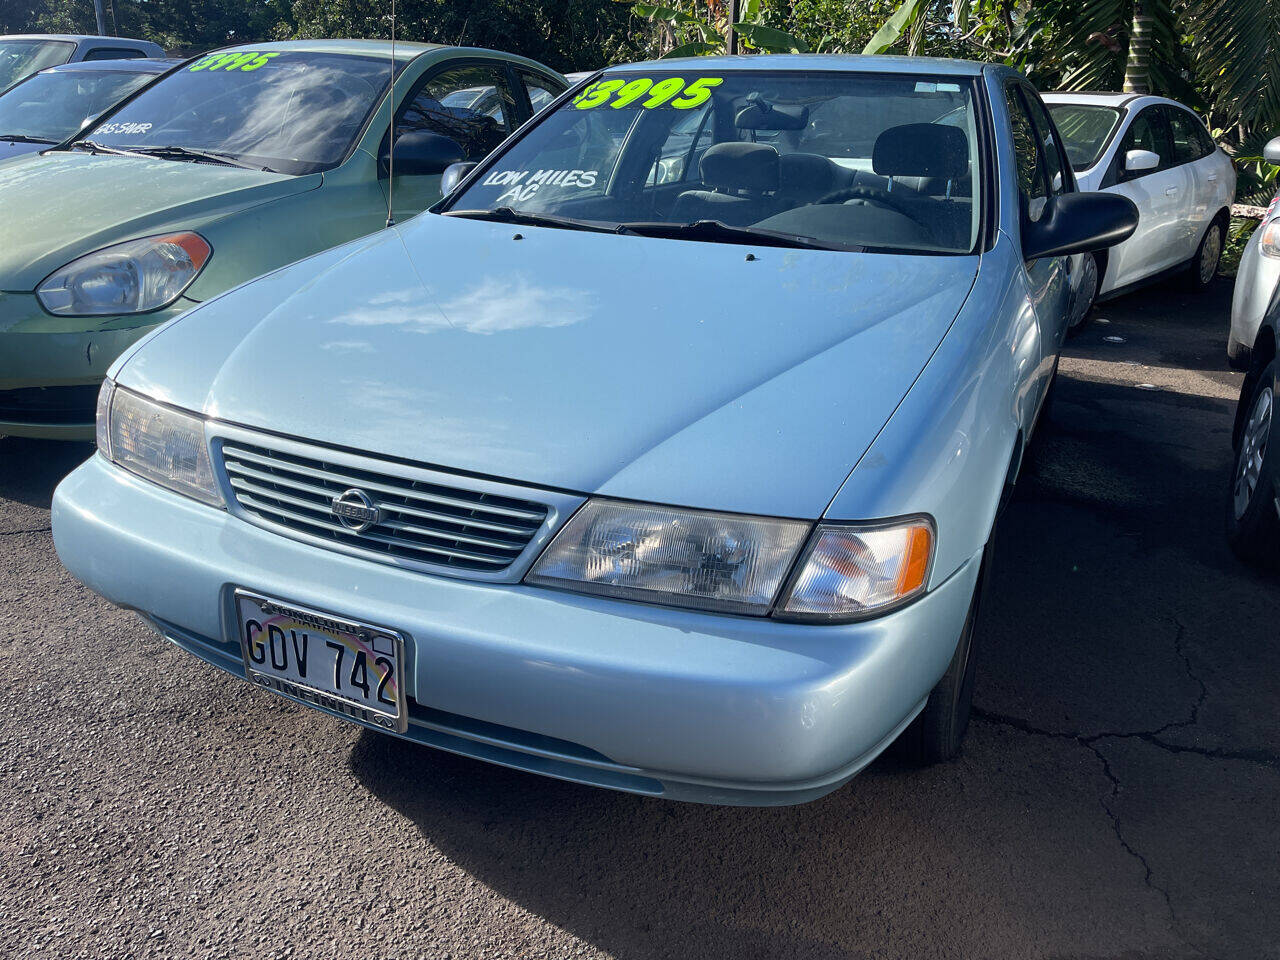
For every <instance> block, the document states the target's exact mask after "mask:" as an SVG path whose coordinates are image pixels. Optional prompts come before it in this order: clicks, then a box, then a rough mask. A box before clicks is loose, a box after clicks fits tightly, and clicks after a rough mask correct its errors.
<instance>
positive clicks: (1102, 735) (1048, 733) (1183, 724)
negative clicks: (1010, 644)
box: [972, 617, 1280, 955]
mask: <svg viewBox="0 0 1280 960" xmlns="http://www.w3.org/2000/svg"><path fill="white" fill-rule="evenodd" d="M1170 621H1171V622H1172V623H1173V625H1174V627H1175V631H1174V637H1173V648H1174V651H1175V652H1176V653H1177V655H1178V658H1179V659H1180V660H1181V661H1182V665H1183V669H1184V670H1185V671H1186V674H1187V676H1188V677H1189V678H1190V679H1191V681H1192V682H1193V683H1195V684H1196V686H1198V687H1199V688H1200V692H1199V694H1198V695H1197V696H1196V699H1195V702H1193V703H1192V704H1191V710H1190V713H1189V715H1188V716H1187V718H1186V719H1184V720H1174V721H1170V722H1169V723H1166V724H1164V725H1163V726H1161V727H1158V728H1156V729H1155V730H1104V731H1101V732H1099V733H1093V734H1087V735H1086V734H1083V733H1080V732H1078V731H1059V730H1049V729H1046V728H1044V727H1038V726H1036V725H1035V724H1033V723H1031V722H1030V721H1029V720H1026V719H1024V718H1022V717H1015V716H1011V715H1009V714H1002V713H996V712H994V711H991V710H984V709H982V708H981V707H976V706H975V707H973V708H972V709H973V715H974V716H975V717H976V718H977V719H979V720H983V721H985V722H987V723H990V724H997V725H1000V726H1006V727H1010V728H1012V729H1014V730H1017V731H1019V732H1021V733H1025V734H1028V735H1030V736H1037V737H1050V738H1053V739H1057V740H1070V741H1073V742H1075V743H1077V744H1079V745H1080V746H1082V747H1084V748H1085V749H1086V750H1088V751H1089V752H1090V753H1092V754H1093V755H1094V756H1095V757H1097V759H1098V762H1099V763H1101V764H1102V772H1103V774H1104V775H1105V776H1106V778H1107V779H1108V780H1109V781H1110V782H1111V792H1110V793H1109V794H1107V796H1105V797H1100V798H1099V803H1100V805H1101V806H1102V810H1103V812H1104V813H1106V815H1107V819H1108V820H1110V821H1111V830H1112V832H1113V833H1114V834H1115V836H1116V840H1118V841H1119V843H1120V846H1121V847H1123V848H1124V850H1125V852H1126V853H1128V854H1129V856H1131V857H1133V858H1134V859H1135V860H1137V861H1138V863H1140V864H1141V865H1142V869H1143V871H1144V876H1143V882H1144V883H1145V884H1146V885H1147V887H1149V888H1150V889H1152V890H1154V891H1156V892H1157V893H1159V894H1160V895H1161V896H1162V897H1163V898H1164V902H1165V906H1166V907H1167V908H1168V910H1169V916H1170V918H1171V919H1172V920H1173V922H1174V923H1175V924H1176V923H1177V922H1178V915H1177V911H1175V910H1174V907H1173V900H1172V899H1171V898H1170V896H1169V891H1168V890H1166V889H1165V888H1164V887H1162V886H1160V885H1159V884H1158V883H1156V882H1155V877H1154V873H1153V871H1152V869H1151V864H1150V863H1149V862H1148V861H1147V858H1146V857H1145V856H1143V854H1142V853H1141V852H1140V851H1139V850H1138V849H1136V848H1135V847H1134V846H1133V845H1132V844H1131V843H1129V841H1128V840H1126V839H1125V836H1124V833H1123V831H1122V830H1121V829H1120V817H1119V816H1118V815H1117V814H1116V812H1115V811H1114V810H1113V809H1112V808H1111V801H1112V800H1114V799H1115V798H1116V797H1117V796H1119V795H1120V791H1121V789H1122V787H1123V785H1122V784H1121V782H1120V778H1119V777H1118V776H1116V774H1115V772H1114V771H1113V770H1112V769H1111V763H1110V761H1108V760H1107V757H1106V755H1105V754H1103V752H1102V750H1101V749H1099V747H1098V744H1099V743H1100V742H1101V741H1103V740H1126V739H1132V740H1141V741H1142V742H1144V743H1149V744H1151V745H1152V746H1155V747H1159V748H1160V749H1161V750H1165V751H1167V752H1169V753H1174V754H1179V753H1191V754H1195V755H1197V756H1201V757H1207V758H1210V759H1214V760H1240V761H1245V762H1249V763H1259V764H1262V765H1264V766H1269V767H1277V768H1280V755H1276V754H1272V753H1269V752H1267V751H1264V750H1222V749H1218V748H1210V747H1195V746H1185V745H1182V744H1176V743H1169V742H1168V741H1166V740H1162V739H1160V735H1161V734H1163V733H1167V732H1169V731H1171V730H1182V729H1186V728H1188V727H1193V726H1195V725H1196V724H1197V723H1198V722H1199V720H1200V708H1201V707H1203V706H1204V703H1205V700H1207V699H1208V696H1209V688H1208V687H1207V686H1206V684H1205V682H1204V680H1202V679H1201V678H1200V677H1199V676H1198V675H1197V674H1196V672H1195V669H1194V668H1193V667H1192V665H1191V657H1190V655H1189V654H1188V653H1187V649H1186V627H1185V625H1184V624H1183V623H1182V622H1181V621H1180V620H1178V619H1177V618H1176V617H1171V618H1170ZM1183 939H1184V942H1187V941H1186V940H1185V938H1183ZM1187 945H1188V946H1190V947H1192V949H1195V950H1196V951H1197V953H1201V955H1203V952H1202V951H1200V950H1199V948H1198V947H1196V946H1195V945H1194V944H1192V943H1190V942H1187Z"/></svg>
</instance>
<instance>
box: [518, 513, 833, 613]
mask: <svg viewBox="0 0 1280 960" xmlns="http://www.w3.org/2000/svg"><path fill="white" fill-rule="evenodd" d="M809 527H810V525H809V524H808V523H805V522H803V521H800V520H770V519H766V518H763V517H745V516H738V515H734V514H727V513H707V512H703V511H700V510H683V509H679V508H676V507H650V506H645V505H643V504H630V503H618V502H616V501H609V500H590V501H588V502H587V503H586V504H585V505H584V506H583V507H582V509H581V510H579V511H578V512H577V513H576V514H574V516H573V518H572V519H571V520H570V521H569V522H568V523H567V524H565V527H564V529H563V530H561V531H560V533H559V534H557V535H556V538H555V540H553V541H552V542H551V545H550V546H549V547H547V549H546V551H544V552H543V554H542V556H541V557H539V558H538V562H537V563H536V564H535V565H534V567H533V569H532V570H530V571H529V574H528V576H527V577H526V578H525V579H526V581H527V582H529V583H536V584H541V585H544V586H552V587H564V588H567V589H570V590H578V591H581V592H583V593H597V594H604V595H606V596H611V597H622V598H624V599H628V600H647V601H649V602H651V603H666V604H675V605H677V606H682V607H699V608H701V609H703V610H714V611H718V612H722V613H745V614H754V615H756V616H764V615H765V614H766V613H768V612H769V607H770V605H771V604H772V603H773V599H774V597H775V596H776V595H777V592H778V588H779V587H780V586H781V585H782V581H783V579H784V578H785V577H786V575H787V571H788V570H789V569H790V567H791V563H792V561H793V560H794V559H795V555H796V552H797V551H798V550H799V549H800V546H801V544H803V543H804V539H805V536H806V535H807V534H808V532H809Z"/></svg>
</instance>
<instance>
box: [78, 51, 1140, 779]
mask: <svg viewBox="0 0 1280 960" xmlns="http://www.w3.org/2000/svg"><path fill="white" fill-rule="evenodd" d="M1051 130H1052V124H1051V121H1050V119H1049V115H1048V113H1047V112H1046V111H1045V108H1044V106H1043V105H1042V104H1041V102H1040V99H1039V97H1038V96H1037V95H1036V93H1035V91H1034V90H1032V88H1031V87H1030V86H1029V85H1028V84H1027V83H1026V81H1024V80H1023V79H1022V78H1021V77H1020V76H1019V75H1018V74H1016V73H1014V72H1012V71H1010V70H1008V69H1005V68H1001V67H994V66H984V65H981V64H973V63H961V62H949V61H936V60H921V59H896V58H875V57H852V58H845V57H811V56H792V57H770V56H757V57H750V58H725V59H720V58H709V59H697V60H687V61H665V60H664V61H661V62H654V63H646V64H638V65H633V66H626V67H618V68H612V69H609V70H607V71H604V72H603V73H601V74H599V75H597V76H596V77H595V78H594V79H593V80H592V81H591V82H590V83H589V84H587V85H586V86H584V87H581V88H577V89H576V90H575V91H573V92H571V93H570V94H566V95H564V96H562V97H560V98H559V100H558V101H557V102H556V103H554V104H553V105H551V106H550V107H549V108H548V109H547V110H546V111H544V112H543V113H542V114H540V115H539V116H538V117H536V118H535V119H534V120H533V121H532V122H531V123H529V124H527V125H526V126H525V127H524V128H523V129H522V130H521V131H520V132H519V133H517V134H516V135H515V137H514V138H513V139H512V140H511V141H509V142H508V143H507V144H506V145H504V146H503V147H501V148H499V149H498V150H497V151H496V152H495V153H494V154H492V155H490V156H489V157H488V158H486V159H485V160H484V161H482V162H481V163H480V164H479V165H474V164H468V165H460V166H455V167H454V168H452V169H451V170H450V171H449V172H448V175H447V177H446V182H447V184H448V186H449V187H451V188H452V192H450V193H449V195H448V196H447V197H446V199H445V200H444V201H443V202H442V203H441V204H440V205H438V206H437V207H436V208H435V209H434V211H433V212H430V213H427V214H424V215H422V216H419V217H417V218H416V219H413V220H411V221H408V222H406V223H404V224H401V225H400V226H398V227H396V228H394V229H392V230H387V231H384V232H381V233H379V234H377V235H375V236H373V237H369V238H366V239H363V240H359V241H356V242H354V243H349V244H347V245H345V246H343V247H339V248H336V249H334V250H331V251H329V252H327V253H322V254H319V255H318V256H315V257H312V258H310V259H309V260H305V261H302V262H300V263H298V264H295V265H293V266H291V267H286V268H284V269H282V270H278V271H276V272H275V273H272V274H269V275H267V276H266V277H263V278H261V279H259V280H257V281H254V282H252V283H249V284H246V285H244V286H242V287H240V288H238V289H236V290H233V291H232V292H230V293H227V294H225V295H223V296H221V297H219V298H216V299H214V300H211V301H209V302H207V303H205V304H203V305H201V306H199V307H197V308H195V309H193V310H191V311H190V312H188V313H187V314H185V315H184V316H183V317H181V318H180V319H178V320H176V321H174V322H172V323H170V324H168V325H166V326H164V327H162V328H160V329H159V330H158V331H157V332H156V333H154V334H152V335H151V336H150V337H148V338H147V339H145V340H144V341H142V342H141V343H140V344H139V345H137V346H136V347H135V348H133V349H132V350H131V351H130V352H129V353H127V354H126V355H125V356H124V357H122V358H121V359H120V360H119V361H117V363H116V364H115V365H114V367H113V368H112V369H111V372H110V378H109V379H108V381H107V383H106V385H105V387H104V389H103V391H102V395H101V399H100V403H99V419H98V430H99V440H98V445H99V453H98V455H97V456H95V457H93V458H91V459H90V460H89V461H88V462H87V463H85V464H84V465H83V466H82V467H80V468H79V469H78V470H76V471H75V472H74V473H73V474H72V475H71V476H69V477H68V478H67V479H66V480H65V481H64V482H63V483H62V485H61V486H60V487H59V488H58V491H57V495H56V498H55V501H54V506H53V529H54V538H55V541H56V543H57V547H58V552H59V554H60V556H61V557H62V560H63V562H64V563H65V564H66V566H67V567H68V569H69V570H71V572H72V573H73V574H75V576H77V577H78V578H79V579H81V580H82V581H83V582H84V583H86V584H88V585H89V586H90V587H92V588H93V589H94V590H97V591H98V592H100V593H101V594H103V595H104V596H106V597H107V598H108V599H110V600H112V601H114V602H116V603H118V604H122V605H124V606H126V607H131V608H134V609H136V610H138V611H139V612H141V613H142V615H143V616H144V617H145V618H146V619H147V620H148V621H149V622H150V623H151V624H152V625H153V626H154V627H155V628H156V630H158V631H159V632H160V633H161V634H162V635H163V636H165V637H167V638H168V639H169V640H171V641H173V642H174V643H176V644H178V645H179V646H181V647H183V648H184V649H186V650H188V651H190V652H192V653H194V654H195V655H197V656H199V657H201V658H203V659H205V660H207V661H208V662H209V663H211V664H214V665H215V666H218V667H221V668H222V669H224V670H228V671H230V672H232V673H234V674H236V675H239V676H243V677H247V678H248V679H249V680H250V681H252V682H253V683H255V684H258V685H260V686H262V687H263V688H266V689H268V690H272V691H275V692H276V693H278V694H281V695H284V696H286V697H290V698H292V699H294V700H297V701H300V702H302V703H306V704H309V705H311V706H314V707H316V708H317V709H319V710H322V711H326V712H328V713H331V714H336V715H340V716H343V717H347V718H349V719H352V720H354V721H356V722H358V723H361V724H365V725H368V726H370V727H372V728H374V729H379V730H384V731H387V732H390V733H393V734H397V735H399V736H402V737H406V738H409V739H411V740H414V741H417V742H419V743H424V744H429V745H432V746H435V747H439V748H441V749H445V750H451V751H454V752H457V753H462V754H466V755H468V756H473V757H478V758H481V759H484V760H489V761H491V762H494V763H499V764H504V765H507V766H511V767H517V768H520V769H523V770H529V771H533V772H537V773H542V774H546V775H549V776H554V777H560V778H563V779H567V780H574V781H578V782H581V783H588V784H595V785H598V786H602V787H610V788H613V789H618V790H627V791H632V792H635V793H640V794H647V795H653V796H664V797H669V798H674V799H682V800H697V801H704V802H714V803H740V804H784V803H796V802H801V801H805V800H810V799H813V798H815V797H819V796H821V795H823V794H825V793H827V792H828V791H830V790H833V789H835V788H836V787H837V786H839V785H840V784H842V783H844V782H845V781H847V780H848V779H849V778H850V777H852V776H853V775H854V774H855V773H857V772H858V771H859V770H860V769H862V768H863V767H864V766H866V765H867V764H868V763H870V762H871V760H873V759H874V758H875V757H876V755H877V754H879V753H880V752H881V751H882V750H884V749H885V748H886V747H887V746H888V745H889V744H891V743H893V742H894V741H895V740H897V739H898V738H900V737H901V738H904V744H905V745H906V748H907V750H908V752H909V753H910V754H911V755H913V756H915V757H916V758H918V759H919V760H920V761H922V762H928V761H936V760H942V759H946V758H949V757H953V756H955V755H956V753H957V752H958V751H959V749H960V744H961V739H962V737H963V735H964V732H965V727H966V724H967V720H968V716H969V707H970V700H971V697H972V690H973V676H974V656H973V651H974V648H975V644H976V643H977V642H978V640H979V639H980V636H981V631H980V629H979V623H980V621H979V617H978V615H979V613H980V610H979V598H980V597H981V595H982V586H983V582H984V571H985V570H986V569H987V565H988V562H989V559H990V553H991V543H992V542H993V538H992V531H993V528H994V525H995V523H996V519H997V517H998V515H999V513H1000V509H1001V506H1002V505H1003V504H1004V502H1005V501H1006V499H1007V498H1008V495H1009V491H1010V489H1011V488H1012V486H1013V484H1014V481H1015V480H1016V479H1017V476H1018V468H1019V465H1020V463H1021V461H1022V455H1023V451H1024V449H1025V448H1026V445H1027V443H1028V441H1029V440H1030V438H1031V434H1032V431H1033V429H1034V428H1035V424H1036V421H1037V419H1038V417H1039V416H1040V415H1041V413H1042V410H1043V408H1044V404H1045V398H1046V397H1047V396H1048V393H1049V387H1050V384H1051V382H1052V380H1053V377H1054V372H1055V369H1056V365H1057V358H1058V352H1059V349H1060V347H1061V344H1062V339H1063V335H1064V331H1065V327H1066V323H1067V315H1068V310H1069V306H1070V305H1069V297H1070V294H1069V290H1070V283H1069V279H1070V278H1069V277H1068V276H1067V271H1068V269H1069V268H1068V262H1069V255H1071V254H1073V253H1078V252H1081V251H1085V250H1094V249H1099V248H1102V247H1105V246H1108V245H1110V244H1114V243H1116V242H1119V241H1120V240H1123V239H1124V238H1125V237H1127V236H1128V235H1129V234H1130V233H1131V232H1132V231H1133V229H1134V227H1135V225H1136V220H1137V213H1136V211H1135V209H1134V207H1133V205H1132V203H1131V202H1130V201H1128V200H1127V199H1125V198H1122V197H1117V196H1114V195H1103V194H1085V193H1077V192H1075V189H1074V180H1073V178H1072V176H1071V170H1070V166H1069V165H1068V164H1067V161H1066V158H1065V157H1064V156H1063V155H1062V153H1061V152H1060V150H1059V148H1058V147H1057V144H1058V143H1059V140H1058V138H1057V137H1053V136H1051V135H1050V134H1051ZM1046 143H1047V144H1048V147H1046ZM138 682H139V684H140V685H141V686H142V688H144V689H145V687H146V684H147V683H148V682H149V681H148V679H147V678H146V677H139V678H138ZM192 695H193V696H202V695H203V694H201V693H199V692H197V691H192ZM250 722H258V723H262V722H267V716H266V715H265V714H264V715H262V716H258V717H255V718H254V719H252V720H251V721H250Z"/></svg>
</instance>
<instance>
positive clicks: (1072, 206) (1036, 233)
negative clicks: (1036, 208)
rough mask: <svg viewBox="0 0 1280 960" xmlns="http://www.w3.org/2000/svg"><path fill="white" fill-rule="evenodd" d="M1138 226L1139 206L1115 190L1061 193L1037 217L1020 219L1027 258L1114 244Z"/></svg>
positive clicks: (1037, 258) (1068, 252)
mask: <svg viewBox="0 0 1280 960" xmlns="http://www.w3.org/2000/svg"><path fill="white" fill-rule="evenodd" d="M1137 228H1138V208H1137V207H1136V206H1135V205H1134V203H1133V201H1132V200H1130V199H1129V198H1128V197H1123V196H1121V195H1120V194H1118V193H1064V194H1062V195H1061V196H1059V197H1053V198H1052V199H1050V200H1049V202H1048V203H1046V204H1045V207H1044V212H1043V213H1042V214H1041V215H1040V219H1039V220H1023V223H1022V255H1023V257H1025V258H1026V259H1027V260H1039V259H1040V258H1041V257H1066V256H1070V255H1071V254H1073V253H1087V252H1091V251H1093V250H1102V249H1104V248H1106V247H1114V246H1115V245H1116V244H1117V243H1121V242H1123V241H1125V240H1128V239H1129V237H1130V236H1132V235H1133V231H1134V230H1136V229H1137Z"/></svg>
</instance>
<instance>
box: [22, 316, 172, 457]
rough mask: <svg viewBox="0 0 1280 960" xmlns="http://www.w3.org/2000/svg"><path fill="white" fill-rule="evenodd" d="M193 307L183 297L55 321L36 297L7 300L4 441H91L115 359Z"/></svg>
mask: <svg viewBox="0 0 1280 960" xmlns="http://www.w3.org/2000/svg"><path fill="white" fill-rule="evenodd" d="M194 305H195V304H194V302H193V301H190V300H186V299H179V300H178V302H177V303H175V304H174V305H173V306H171V307H168V308H166V309H164V310H158V311H156V312H154V313H146V314H140V315H136V316H127V317H54V316H50V315H49V314H47V313H45V312H44V311H43V310H42V309H41V308H40V303H39V301H38V300H36V297H35V295H34V294H29V293H3V294H0V436H17V437H44V438H47V439H53V440H92V439H93V412H94V407H93V402H92V401H93V396H94V389H93V388H95V387H96V386H97V385H98V384H100V383H101V382H102V378H103V377H104V376H106V373H107V369H108V368H109V367H110V366H111V364H112V363H114V362H115V359H116V357H118V356H120V354H122V353H123V352H124V351H125V350H126V349H127V348H128V347H129V346H130V345H132V344H133V343H134V342H135V341H137V340H138V339H140V338H141V337H143V336H144V335H146V334H147V333H150V332H151V331H152V330H154V329H155V328H156V327H158V326H159V325H160V324H162V323H165V322H167V321H169V320H171V319H173V318H174V317H176V316H178V314H180V313H182V312H183V311H184V310H187V309H190V308H191V307H192V306H194ZM86 388H87V389H86Z"/></svg>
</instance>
